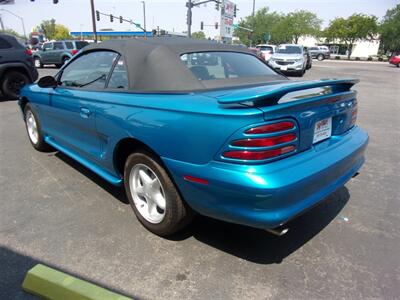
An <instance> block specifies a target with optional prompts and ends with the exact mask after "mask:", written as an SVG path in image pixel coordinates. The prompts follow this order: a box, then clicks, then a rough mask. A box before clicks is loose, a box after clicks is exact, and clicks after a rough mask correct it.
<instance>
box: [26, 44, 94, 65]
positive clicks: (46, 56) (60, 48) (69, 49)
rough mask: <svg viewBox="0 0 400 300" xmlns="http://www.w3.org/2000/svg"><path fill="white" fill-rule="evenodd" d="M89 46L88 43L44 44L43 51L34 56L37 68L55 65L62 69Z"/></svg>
mask: <svg viewBox="0 0 400 300" xmlns="http://www.w3.org/2000/svg"><path fill="white" fill-rule="evenodd" d="M87 45H89V43H88V42H86V41H56V42H48V43H44V44H43V46H42V50H39V51H37V52H35V53H34V54H33V59H34V61H35V66H36V68H41V67H43V65H50V64H55V65H56V66H57V67H61V66H62V65H63V64H64V63H65V62H66V61H68V60H69V59H71V57H72V56H74V55H75V54H76V53H78V51H79V50H80V49H82V48H83V47H85V46H87Z"/></svg>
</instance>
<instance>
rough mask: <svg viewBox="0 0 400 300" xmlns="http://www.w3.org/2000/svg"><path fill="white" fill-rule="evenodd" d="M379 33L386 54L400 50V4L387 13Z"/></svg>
mask: <svg viewBox="0 0 400 300" xmlns="http://www.w3.org/2000/svg"><path fill="white" fill-rule="evenodd" d="M379 33H380V36H381V44H382V48H383V50H384V51H385V52H386V51H392V52H393V51H398V50H399V49H400V4H398V5H397V6H396V7H394V8H392V9H389V10H388V11H387V12H386V15H385V16H384V18H383V21H382V23H381V26H380V29H379Z"/></svg>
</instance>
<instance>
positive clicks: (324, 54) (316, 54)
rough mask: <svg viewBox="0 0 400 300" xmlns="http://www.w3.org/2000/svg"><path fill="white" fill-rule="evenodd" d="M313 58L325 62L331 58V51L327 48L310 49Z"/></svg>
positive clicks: (315, 47) (314, 47) (316, 47)
mask: <svg viewBox="0 0 400 300" xmlns="http://www.w3.org/2000/svg"><path fill="white" fill-rule="evenodd" d="M308 52H310V55H311V57H312V58H316V59H318V60H320V61H321V60H324V59H327V58H330V57H331V51H330V50H329V48H328V47H327V46H313V47H309V48H308Z"/></svg>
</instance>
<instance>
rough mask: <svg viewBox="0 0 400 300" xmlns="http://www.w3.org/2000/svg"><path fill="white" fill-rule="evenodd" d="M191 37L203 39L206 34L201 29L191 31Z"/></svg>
mask: <svg viewBox="0 0 400 300" xmlns="http://www.w3.org/2000/svg"><path fill="white" fill-rule="evenodd" d="M192 38H194V39H198V40H205V39H206V35H205V34H204V32H203V31H197V32H193V33H192Z"/></svg>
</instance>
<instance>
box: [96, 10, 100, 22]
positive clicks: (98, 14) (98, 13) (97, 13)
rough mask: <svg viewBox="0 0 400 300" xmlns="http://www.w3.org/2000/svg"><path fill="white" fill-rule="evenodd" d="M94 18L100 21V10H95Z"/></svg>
mask: <svg viewBox="0 0 400 300" xmlns="http://www.w3.org/2000/svg"><path fill="white" fill-rule="evenodd" d="M96 20H97V21H100V12H99V11H98V10H96Z"/></svg>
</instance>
